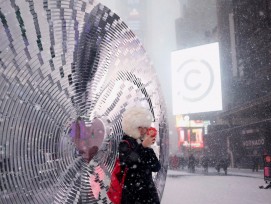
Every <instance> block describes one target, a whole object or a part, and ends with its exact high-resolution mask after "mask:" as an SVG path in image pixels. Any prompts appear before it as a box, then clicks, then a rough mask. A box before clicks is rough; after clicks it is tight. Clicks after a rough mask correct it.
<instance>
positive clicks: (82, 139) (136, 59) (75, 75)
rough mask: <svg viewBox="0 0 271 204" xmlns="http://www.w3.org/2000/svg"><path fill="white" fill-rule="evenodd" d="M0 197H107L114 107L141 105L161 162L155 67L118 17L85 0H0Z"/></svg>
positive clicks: (162, 175)
mask: <svg viewBox="0 0 271 204" xmlns="http://www.w3.org/2000/svg"><path fill="white" fill-rule="evenodd" d="M0 20H1V22H0V30H1V32H0V90H1V95H0V104H1V106H0V107H1V110H0V134H1V136H0V164H1V165H0V170H1V177H0V192H1V193H0V201H1V203H19V204H22V203H46V204H48V203H110V201H109V199H108V198H107V195H106V191H107V189H108V185H109V183H110V175H111V172H112V169H113V166H114V162H115V159H116V157H117V149H118V143H119V141H120V139H121V137H122V134H123V131H122V128H121V120H122V113H123V112H124V111H125V110H126V109H127V108H130V107H132V106H134V105H141V106H144V107H146V108H147V109H149V110H150V111H151V113H152V115H153V126H154V127H156V128H157V129H158V140H157V142H156V144H155V145H154V149H155V151H156V153H157V155H158V156H159V159H160V162H161V165H162V168H161V170H160V171H159V172H158V173H157V174H154V175H153V177H154V181H155V184H156V186H157V188H158V192H159V196H160V198H161V197H162V194H163V189H164V185H165V179H166V173H167V164H168V160H167V158H168V124H167V118H166V110H165V104H164V99H163V97H162V93H161V88H160V85H159V83H158V79H157V76H156V73H155V70H154V68H153V67H152V65H151V62H150V60H149V58H148V56H147V54H146V51H145V50H144V48H143V46H142V44H141V43H140V41H139V40H138V38H137V37H136V36H135V35H134V34H133V32H132V31H131V30H130V29H129V28H128V27H127V25H126V24H125V23H124V22H123V21H122V20H121V19H120V17H119V16H118V15H116V14H115V13H113V12H112V11H111V10H110V9H108V8H107V7H105V6H103V5H102V4H100V3H99V2H98V1H93V0H77V1H74V0H61V1H60V0H43V1H41V0H40V1H33V0H29V1H19V0H13V1H9V0H4V1H1V3H0Z"/></svg>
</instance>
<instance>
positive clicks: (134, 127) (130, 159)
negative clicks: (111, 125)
mask: <svg viewBox="0 0 271 204" xmlns="http://www.w3.org/2000/svg"><path fill="white" fill-rule="evenodd" d="M151 123H152V115H151V114H150V112H149V111H148V110H147V109H145V108H142V107H133V108H131V109H128V110H126V111H125V112H124V114H123V119H122V128H123V132H124V135H123V137H122V141H121V142H120V144H119V158H120V163H121V165H122V166H125V167H127V168H128V170H127V173H126V178H125V181H124V187H123V190H122V198H121V204H136V203H138V204H140V203H150V204H159V203H160V201H159V196H158V192H157V189H156V186H155V184H154V182H153V179H152V172H158V171H159V170H160V168H161V165H160V162H159V160H158V158H157V157H156V155H155V153H154V150H153V149H152V148H151V147H150V146H151V145H152V144H153V143H154V142H155V140H156V138H155V137H151V136H150V135H147V134H146V133H147V129H148V128H149V127H150V126H151Z"/></svg>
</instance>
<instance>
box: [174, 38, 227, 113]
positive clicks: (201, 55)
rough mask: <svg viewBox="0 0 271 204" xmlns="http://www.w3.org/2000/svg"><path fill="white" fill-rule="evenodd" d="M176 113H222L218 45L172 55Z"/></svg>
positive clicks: (194, 48)
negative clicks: (220, 111)
mask: <svg viewBox="0 0 271 204" xmlns="http://www.w3.org/2000/svg"><path fill="white" fill-rule="evenodd" d="M171 71H172V73H171V74H172V97H173V99H172V100H173V114H174V115H178V114H189V113H201V112H210V111H219V110H222V93H221V75H220V59H219V44H218V43H217V42H216V43H211V44H206V45H201V46H198V47H193V48H188V49H184V50H178V51H174V52H172V53H171Z"/></svg>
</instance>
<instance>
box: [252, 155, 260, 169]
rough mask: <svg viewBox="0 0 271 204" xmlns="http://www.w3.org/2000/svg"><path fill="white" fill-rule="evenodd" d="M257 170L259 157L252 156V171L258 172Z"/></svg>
mask: <svg viewBox="0 0 271 204" xmlns="http://www.w3.org/2000/svg"><path fill="white" fill-rule="evenodd" d="M258 169H259V157H257V156H253V157H252V171H253V172H254V171H256V172H258Z"/></svg>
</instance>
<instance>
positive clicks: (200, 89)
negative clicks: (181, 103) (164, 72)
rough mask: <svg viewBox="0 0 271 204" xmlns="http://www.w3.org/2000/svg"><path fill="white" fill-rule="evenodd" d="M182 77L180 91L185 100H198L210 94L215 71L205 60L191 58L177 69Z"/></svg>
mask: <svg viewBox="0 0 271 204" xmlns="http://www.w3.org/2000/svg"><path fill="white" fill-rule="evenodd" d="M177 73H178V76H179V77H180V78H181V79H180V83H181V84H180V92H179V93H178V95H182V98H183V100H185V101H189V102H197V101H201V100H203V99H204V98H205V97H207V96H208V94H209V93H210V91H211V90H212V88H213V85H214V73H213V69H212V67H211V65H210V64H209V63H208V62H206V61H205V60H202V59H201V60H195V59H189V60H186V61H185V62H184V63H182V64H181V65H180V67H179V68H178V70H177Z"/></svg>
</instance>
